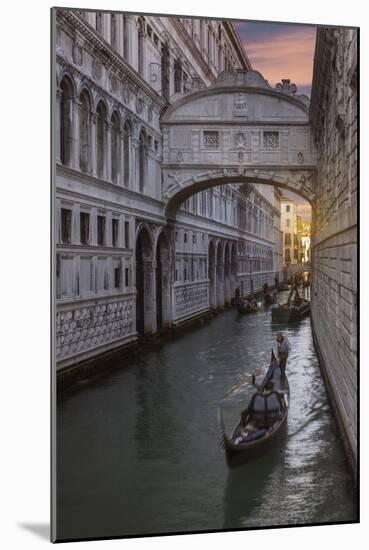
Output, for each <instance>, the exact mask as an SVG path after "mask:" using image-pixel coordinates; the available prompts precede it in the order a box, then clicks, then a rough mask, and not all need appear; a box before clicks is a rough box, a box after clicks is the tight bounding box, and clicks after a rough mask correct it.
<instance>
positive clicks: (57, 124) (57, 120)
mask: <svg viewBox="0 0 369 550" xmlns="http://www.w3.org/2000/svg"><path fill="white" fill-rule="evenodd" d="M61 96H62V91H61V89H60V88H58V89H57V90H56V105H55V107H56V113H55V136H54V138H55V160H56V162H60V109H61V107H60V103H61Z"/></svg>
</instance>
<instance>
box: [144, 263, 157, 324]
mask: <svg viewBox="0 0 369 550" xmlns="http://www.w3.org/2000/svg"><path fill="white" fill-rule="evenodd" d="M143 271H144V311H145V319H144V332H145V334H155V332H156V330H157V326H156V262H152V261H144V262H143Z"/></svg>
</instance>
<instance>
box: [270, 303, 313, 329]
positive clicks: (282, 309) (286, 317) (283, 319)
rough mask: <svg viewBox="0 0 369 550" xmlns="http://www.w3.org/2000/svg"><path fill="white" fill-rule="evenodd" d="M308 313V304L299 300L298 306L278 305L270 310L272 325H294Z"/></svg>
mask: <svg viewBox="0 0 369 550" xmlns="http://www.w3.org/2000/svg"><path fill="white" fill-rule="evenodd" d="M309 313H310V302H309V301H308V300H305V299H304V298H301V303H300V305H293V304H290V305H289V304H288V303H286V304H278V305H274V306H273V307H272V309H271V315H272V322H273V323H295V322H298V321H301V320H302V319H303V318H304V317H305V316H306V315H308V314H309Z"/></svg>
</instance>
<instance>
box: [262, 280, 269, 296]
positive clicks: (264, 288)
mask: <svg viewBox="0 0 369 550" xmlns="http://www.w3.org/2000/svg"><path fill="white" fill-rule="evenodd" d="M268 288H269V287H268V283H264V284H263V293H264V294H267V293H268Z"/></svg>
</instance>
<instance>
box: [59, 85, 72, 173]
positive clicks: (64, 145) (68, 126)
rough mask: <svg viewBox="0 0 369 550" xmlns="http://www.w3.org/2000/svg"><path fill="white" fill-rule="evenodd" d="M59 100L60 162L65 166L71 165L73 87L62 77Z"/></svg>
mask: <svg viewBox="0 0 369 550" xmlns="http://www.w3.org/2000/svg"><path fill="white" fill-rule="evenodd" d="M60 89H61V98H60V160H61V162H62V164H64V165H65V166H69V165H70V164H71V157H72V141H73V136H72V121H73V97H74V94H73V85H72V82H71V80H70V79H69V78H68V77H66V76H65V77H64V78H63V80H62V82H61V85H60Z"/></svg>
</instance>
